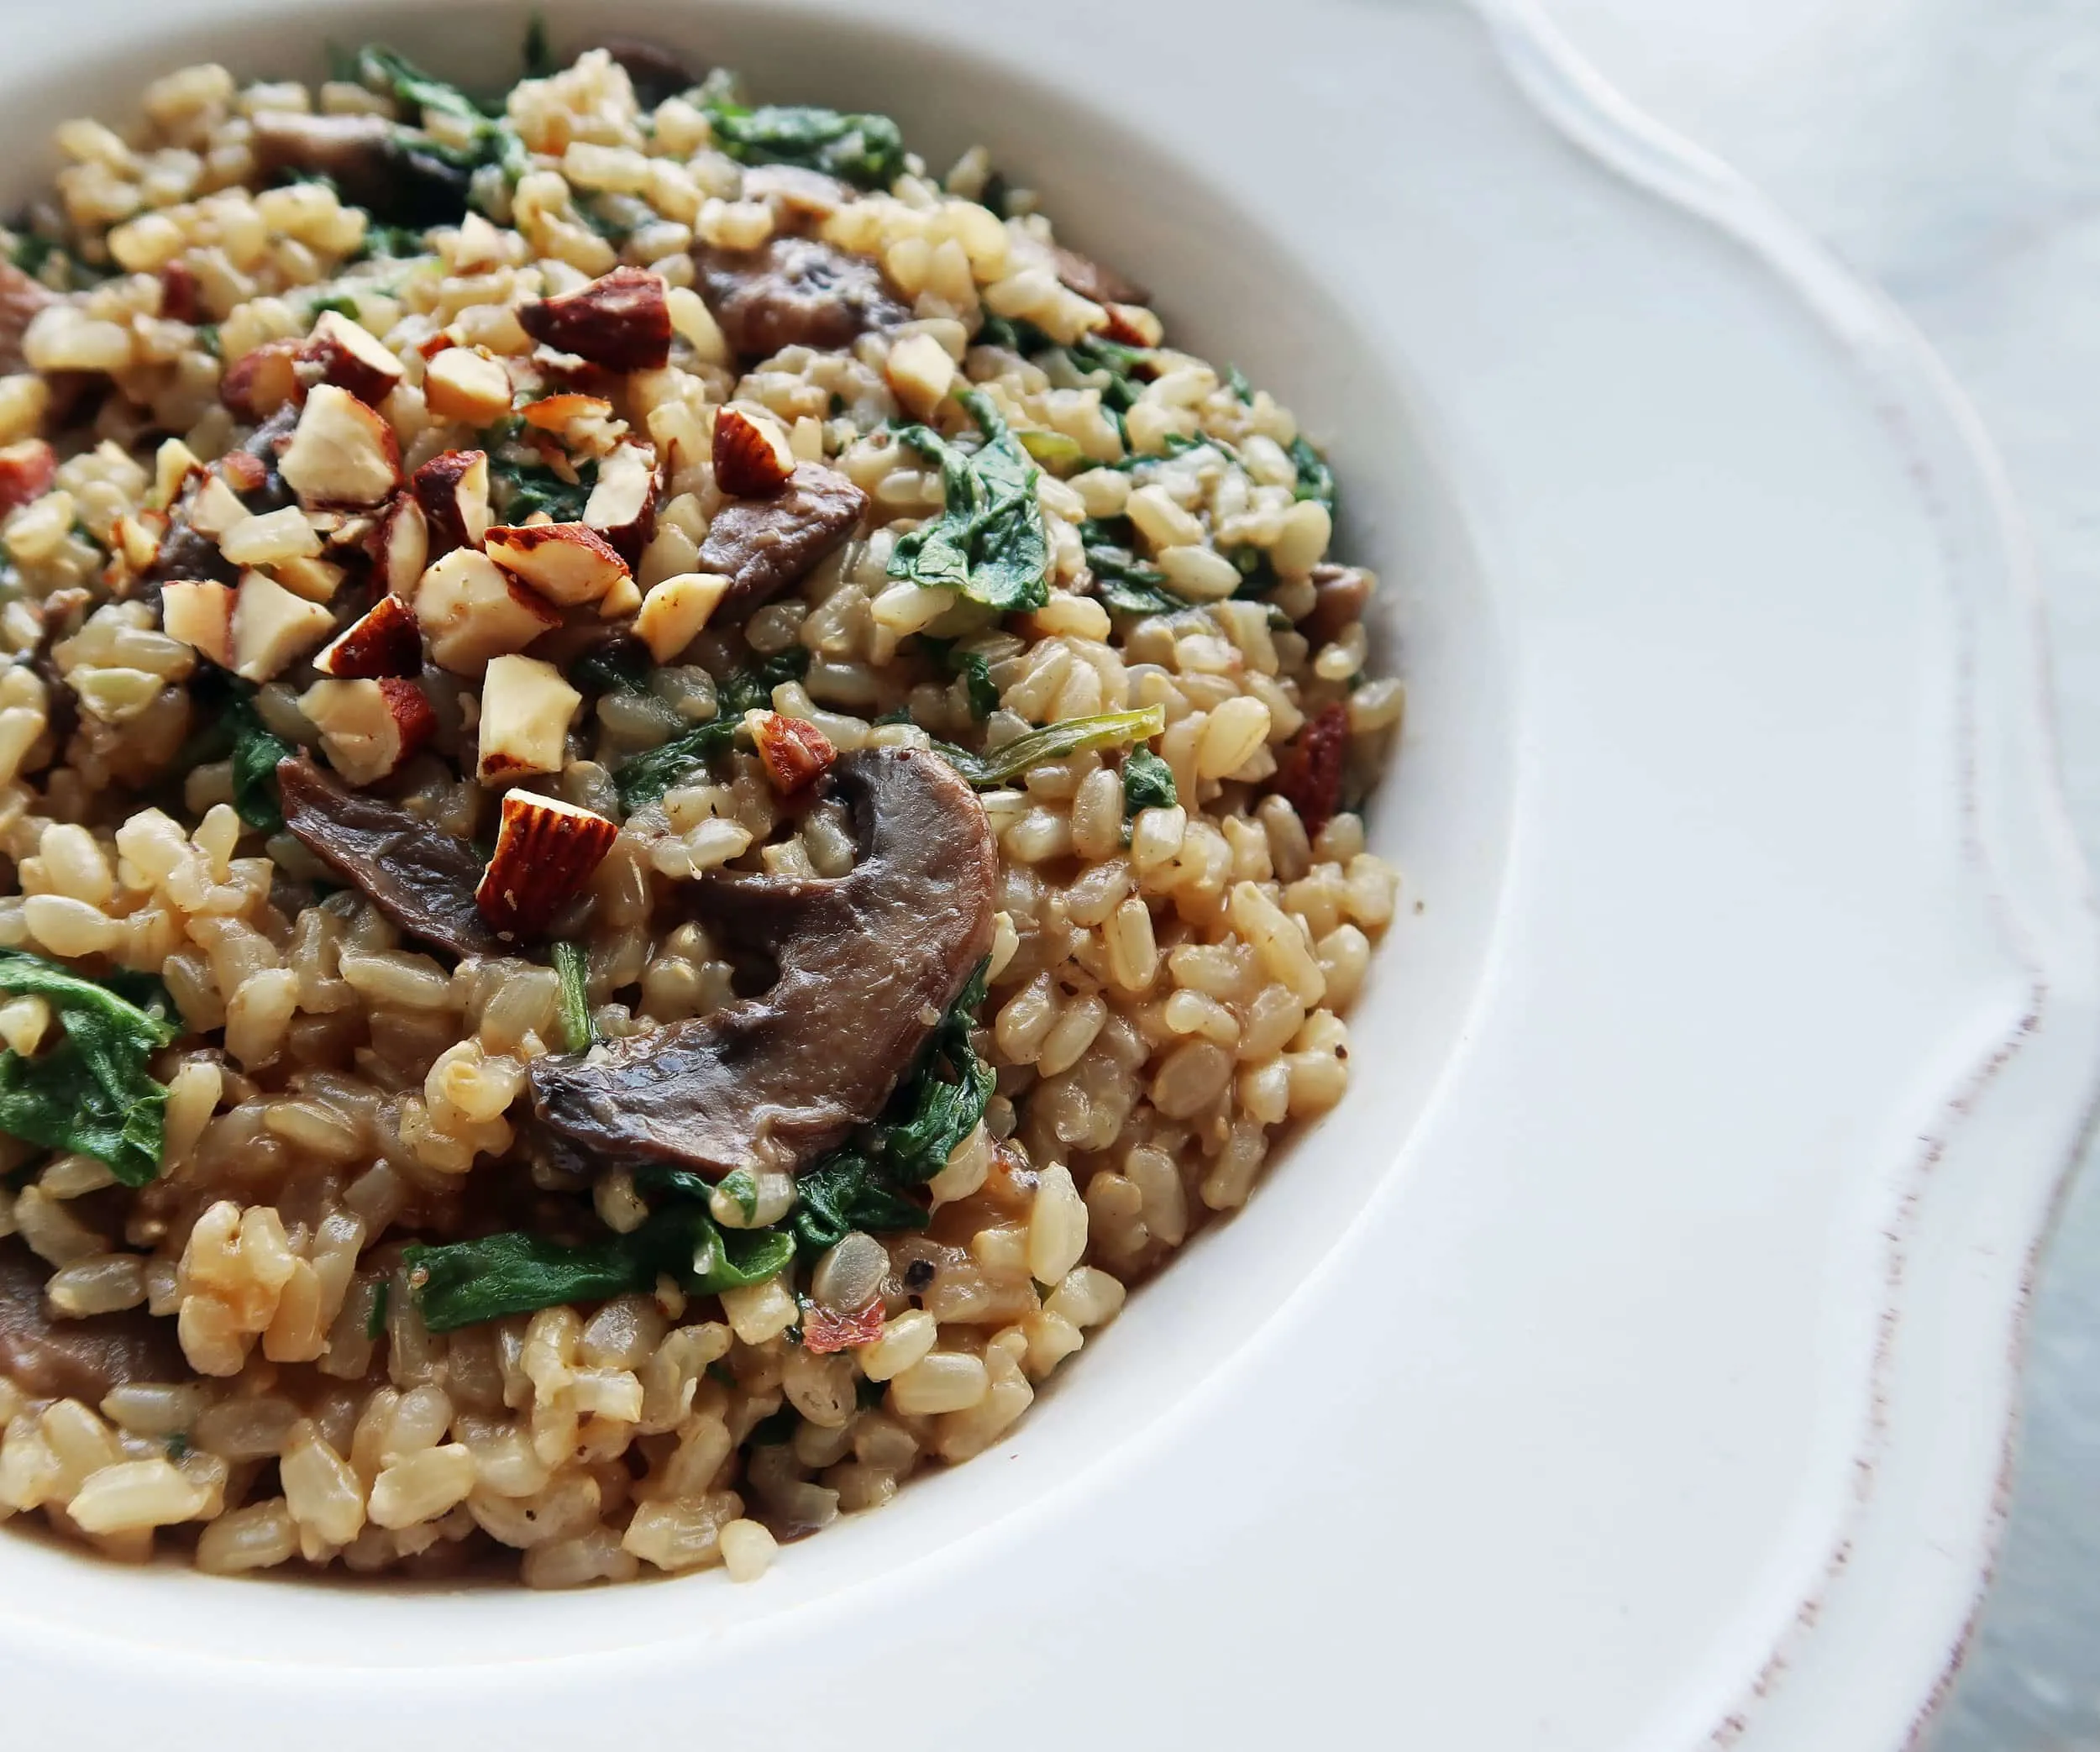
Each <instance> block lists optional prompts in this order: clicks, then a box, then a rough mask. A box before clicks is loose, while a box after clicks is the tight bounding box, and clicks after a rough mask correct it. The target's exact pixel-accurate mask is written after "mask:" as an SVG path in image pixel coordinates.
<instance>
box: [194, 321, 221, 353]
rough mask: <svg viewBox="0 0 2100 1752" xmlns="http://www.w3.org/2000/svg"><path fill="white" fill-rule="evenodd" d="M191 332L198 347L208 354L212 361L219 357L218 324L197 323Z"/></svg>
mask: <svg viewBox="0 0 2100 1752" xmlns="http://www.w3.org/2000/svg"><path fill="white" fill-rule="evenodd" d="M193 332H194V333H195V334H196V336H197V345H198V346H200V347H202V349H204V350H205V351H206V352H207V353H208V354H211V355H212V357H213V359H217V358H218V357H219V356H220V353H219V338H218V323H198V324H197V328H196V329H195V330H194V331H193Z"/></svg>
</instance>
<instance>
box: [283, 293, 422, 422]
mask: <svg viewBox="0 0 2100 1752" xmlns="http://www.w3.org/2000/svg"><path fill="white" fill-rule="evenodd" d="M299 357H300V359H302V360H303V361H304V362H305V363H307V364H308V365H318V366H319V367H320V368H321V380H322V381H323V383H332V384H333V385H335V386H336V387H337V388H338V389H344V390H348V391H349V392H350V393H351V394H352V395H353V396H356V397H357V399H358V400H359V401H362V402H364V403H365V404H366V405H367V406H368V407H378V406H379V405H380V403H381V402H382V401H385V400H386V398H387V396H389V395H391V394H392V392H393V389H394V386H395V385H396V384H397V383H399V382H400V381H401V378H402V370H401V361H400V360H399V359H396V358H395V357H394V355H393V354H392V353H391V352H390V351H389V350H388V349H387V347H386V343H385V342H383V341H381V339H380V338H379V337H378V336H377V335H375V334H374V333H372V332H371V330H370V329H369V328H365V326H364V325H363V324H362V323H355V322H353V321H352V320H351V319H350V318H349V317H346V316H344V314H343V312H341V311H339V310H324V311H323V312H321V320H320V321H319V322H318V323H315V324H314V325H313V333H312V334H311V335H309V336H307V342H306V344H305V346H303V347H302V348H301V349H300V351H299Z"/></svg>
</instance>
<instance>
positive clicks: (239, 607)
mask: <svg viewBox="0 0 2100 1752" xmlns="http://www.w3.org/2000/svg"><path fill="white" fill-rule="evenodd" d="M334 631H335V616H333V615H332V614H330V613H329V612H328V610H327V609H325V608H323V607H322V606H321V605H320V604H319V603H318V602H309V601H307V600H306V598H305V597H303V596H295V595H292V593H291V591H290V590H286V588H285V587H284V586H283V585H281V584H280V583H278V582H277V580H276V579H274V578H271V577H270V576H269V575H267V574H265V573H262V572H244V573H242V574H241V576H240V585H239V589H238V590H236V591H235V592H234V674H236V675H238V676H239V677H240V678H241V679H243V680H244V681H273V680H275V679H276V678H277V677H278V676H279V675H281V674H283V673H284V672H285V671H286V669H290V668H291V665H292V664H295V663H297V661H298V660H299V659H300V658H302V657H304V656H305V655H306V654H307V652H309V651H311V650H312V649H313V648H314V647H315V646H317V645H318V644H319V643H321V642H322V641H323V639H325V638H326V637H328V635H329V634H330V633H331V632H334Z"/></svg>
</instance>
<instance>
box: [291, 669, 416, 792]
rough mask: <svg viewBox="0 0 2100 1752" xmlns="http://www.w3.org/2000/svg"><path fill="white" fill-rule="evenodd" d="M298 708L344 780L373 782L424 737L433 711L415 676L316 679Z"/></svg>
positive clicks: (414, 747)
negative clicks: (309, 720) (355, 679)
mask: <svg viewBox="0 0 2100 1752" xmlns="http://www.w3.org/2000/svg"><path fill="white" fill-rule="evenodd" d="M299 710H300V711H302V712H304V713H305V714H306V715H307V717H308V718H309V719H311V720H312V723H313V727H314V728H315V729H316V730H318V731H319V732H321V746H322V747H323V749H324V750H325V751H326V752H327V753H328V763H329V764H330V765H331V766H333V768H335V770H336V771H337V772H339V773H340V774H342V775H343V778H344V782H345V783H347V784H376V783H377V782H378V781H379V780H380V779H384V778H386V775H387V774H390V773H391V772H393V771H394V770H395V769H396V768H398V767H399V766H400V765H401V763H402V762H403V761H404V760H406V759H407V758H408V757H409V756H410V755H411V754H413V753H415V752H416V750H417V749H418V748H420V747H422V746H423V744H424V743H425V742H428V740H429V739H430V737H431V736H432V734H433V732H435V731H436V729H437V727H438V715H437V714H436V713H435V712H434V711H432V710H431V706H430V701H429V699H428V696H427V695H425V694H424V693H423V689H422V688H421V687H420V686H419V685H417V683H415V682H413V681H408V680H404V679H399V678H389V679H381V680H360V681H333V680H330V681H317V682H315V683H314V684H313V685H312V687H310V688H308V689H307V690H306V692H305V693H303V694H302V695H300V696H299Z"/></svg>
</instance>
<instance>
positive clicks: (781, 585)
mask: <svg viewBox="0 0 2100 1752" xmlns="http://www.w3.org/2000/svg"><path fill="white" fill-rule="evenodd" d="M867 508H868V496H867V494H865V493H864V492H863V491H861V490H860V489H859V488H858V487H857V486H855V485H853V482H852V481H850V480H848V479H847V478H846V477H845V476H844V475H842V474H840V473H839V472H838V471H837V469H827V468H825V467H823V466H822V464H817V463H813V462H803V463H797V464H795V472H794V473H793V474H792V475H789V476H788V480H787V485H786V486H785V488H784V489H783V490H780V492H778V493H776V494H774V496H773V497H771V498H770V499H741V500H732V501H730V502H729V503H728V504H727V505H725V506H722V509H721V510H720V511H717V512H716V513H715V520H714V522H711V523H710V524H709V525H708V526H707V538H706V540H705V541H704V542H702V543H701V546H700V559H699V563H698V564H699V569H701V571H702V572H709V573H717V574H720V575H722V577H725V578H727V579H728V580H729V589H728V590H727V593H726V594H725V595H723V597H722V602H721V605H720V606H719V608H718V609H717V612H718V613H719V614H721V615H722V617H723V618H724V619H725V620H727V619H735V618H738V617H739V616H743V615H748V614H749V613H750V612H751V611H752V610H753V609H754V608H756V607H758V606H759V604H760V603H762V602H765V601H769V600H770V599H772V598H773V597H774V596H777V595H780V592H781V591H782V590H785V589H786V588H787V587H788V586H789V585H791V584H793V583H795V582H796V581H797V580H799V579H801V578H802V577H803V576H804V575H805V574H806V573H807V572H808V571H809V569H810V568H811V567H812V566H814V565H815V564H816V563H817V561H819V560H820V559H823V557H824V556H825V555H826V554H827V553H830V552H831V551H832V549H833V548H837V546H838V545H839V544H840V543H843V541H844V540H845V539H846V538H847V537H848V536H849V535H851V534H852V533H853V530H854V527H856V526H857V525H858V523H859V522H860V514H861V513H862V512H863V511H865V510H866V509H867Z"/></svg>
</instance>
